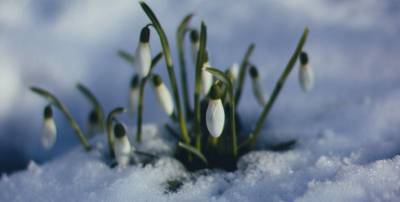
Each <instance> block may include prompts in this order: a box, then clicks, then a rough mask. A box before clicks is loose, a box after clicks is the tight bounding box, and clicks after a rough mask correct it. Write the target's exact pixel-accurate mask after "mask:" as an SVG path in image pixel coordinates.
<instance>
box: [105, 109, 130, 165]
mask: <svg viewBox="0 0 400 202" xmlns="http://www.w3.org/2000/svg"><path fill="white" fill-rule="evenodd" d="M123 112H126V109H125V108H123V107H117V108H115V109H113V110H112V111H111V112H110V113H109V114H108V116H107V124H106V127H107V141H108V150H109V152H110V157H111V158H113V157H114V146H113V142H114V137H113V127H112V124H113V120H114V117H115V116H116V115H118V114H120V113H123Z"/></svg>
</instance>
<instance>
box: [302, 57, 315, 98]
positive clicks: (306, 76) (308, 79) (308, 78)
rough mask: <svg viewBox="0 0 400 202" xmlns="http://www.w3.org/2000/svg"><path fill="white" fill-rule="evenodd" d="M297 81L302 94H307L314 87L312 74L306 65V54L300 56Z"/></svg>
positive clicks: (309, 67)
mask: <svg viewBox="0 0 400 202" xmlns="http://www.w3.org/2000/svg"><path fill="white" fill-rule="evenodd" d="M299 81H300V86H301V88H302V89H303V91H304V92H309V91H310V90H311V89H312V88H313V87H314V72H313V70H312V68H311V66H310V65H309V63H308V55H307V53H306V52H301V54H300V70H299Z"/></svg>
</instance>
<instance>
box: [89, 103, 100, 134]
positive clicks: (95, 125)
mask: <svg viewBox="0 0 400 202" xmlns="http://www.w3.org/2000/svg"><path fill="white" fill-rule="evenodd" d="M99 127H100V125H99V115H98V114H97V112H96V110H94V109H93V110H92V111H90V113H89V117H88V134H89V135H91V136H92V135H94V134H95V133H96V132H98V131H99Z"/></svg>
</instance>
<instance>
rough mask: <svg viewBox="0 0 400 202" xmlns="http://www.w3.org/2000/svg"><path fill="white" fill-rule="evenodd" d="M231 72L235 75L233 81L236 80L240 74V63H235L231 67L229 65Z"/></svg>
mask: <svg viewBox="0 0 400 202" xmlns="http://www.w3.org/2000/svg"><path fill="white" fill-rule="evenodd" d="M228 71H229V74H231V75H232V77H233V81H236V79H237V78H238V76H239V64H238V63H233V64H232V65H231V66H230V67H229V70H228Z"/></svg>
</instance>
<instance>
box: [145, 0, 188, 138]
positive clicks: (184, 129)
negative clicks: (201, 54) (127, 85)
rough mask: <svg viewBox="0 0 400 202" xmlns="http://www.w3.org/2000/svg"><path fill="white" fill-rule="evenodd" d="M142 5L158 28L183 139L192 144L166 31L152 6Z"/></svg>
mask: <svg viewBox="0 0 400 202" xmlns="http://www.w3.org/2000/svg"><path fill="white" fill-rule="evenodd" d="M140 5H141V7H142V9H143V10H144V12H145V13H146V15H147V16H148V17H149V19H150V20H151V22H152V24H153V25H154V28H155V29H156V31H157V33H158V35H159V37H160V42H161V46H162V48H163V53H164V58H165V62H166V65H167V70H168V76H169V80H170V82H171V86H172V89H173V94H174V98H175V106H176V109H177V113H178V119H179V125H180V128H181V135H182V140H183V141H184V142H185V143H187V144H190V137H189V134H188V130H187V126H186V122H185V117H184V114H183V112H182V106H181V103H180V99H179V91H178V86H177V82H176V78H175V71H174V66H173V63H172V57H171V51H170V47H169V44H168V40H167V36H166V35H165V32H164V30H163V28H162V27H161V24H160V22H159V21H158V19H157V17H156V16H155V14H154V13H153V11H152V10H151V9H150V7H149V6H148V5H147V4H146V3H145V2H143V1H141V2H140Z"/></svg>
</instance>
